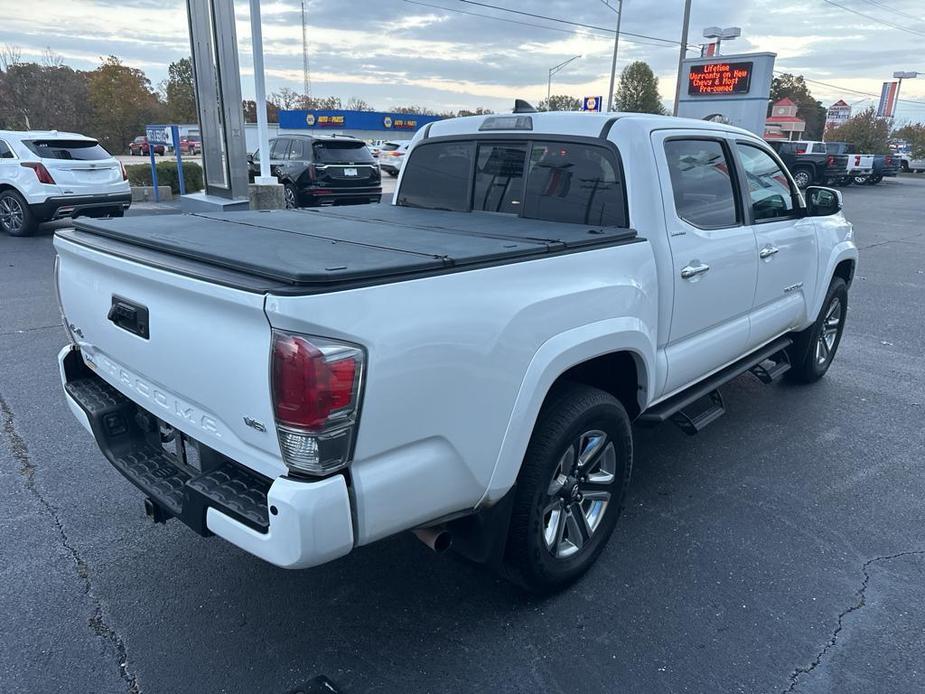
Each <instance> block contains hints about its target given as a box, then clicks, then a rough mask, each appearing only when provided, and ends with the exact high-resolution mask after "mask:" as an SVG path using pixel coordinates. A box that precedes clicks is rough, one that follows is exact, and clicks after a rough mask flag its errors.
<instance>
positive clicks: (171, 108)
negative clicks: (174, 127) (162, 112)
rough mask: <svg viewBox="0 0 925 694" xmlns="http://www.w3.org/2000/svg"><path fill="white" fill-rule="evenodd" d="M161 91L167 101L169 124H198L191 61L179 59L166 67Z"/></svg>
mask: <svg viewBox="0 0 925 694" xmlns="http://www.w3.org/2000/svg"><path fill="white" fill-rule="evenodd" d="M163 90H164V96H165V97H166V101H167V120H169V121H170V122H171V123H196V122H198V120H199V116H198V114H197V113H196V88H195V86H194V84H193V61H192V60H190V59H189V58H180V60H177V61H176V62H173V63H171V64H170V65H169V66H168V67H167V79H166V80H165V81H164V83H163Z"/></svg>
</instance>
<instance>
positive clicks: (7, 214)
mask: <svg viewBox="0 0 925 694" xmlns="http://www.w3.org/2000/svg"><path fill="white" fill-rule="evenodd" d="M37 227H38V220H37V219H36V217H35V214H33V212H32V210H31V209H30V208H29V205H27V204H26V201H25V200H24V199H23V197H22V196H21V195H20V194H19V193H17V192H16V191H15V190H5V191H3V192H2V193H0V228H2V229H3V230H4V231H5V232H6V233H7V234H9V235H10V236H29V235H30V234H32V232H34V231H35V230H36V228H37Z"/></svg>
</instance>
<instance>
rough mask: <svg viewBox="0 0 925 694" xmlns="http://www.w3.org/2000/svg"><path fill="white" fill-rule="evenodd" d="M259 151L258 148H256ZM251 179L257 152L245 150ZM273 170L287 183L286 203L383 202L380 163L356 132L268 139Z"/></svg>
mask: <svg viewBox="0 0 925 694" xmlns="http://www.w3.org/2000/svg"><path fill="white" fill-rule="evenodd" d="M258 151H259V150H258ZM247 169H248V175H249V177H250V179H251V181H253V180H254V178H255V177H257V176H259V175H260V158H259V155H258V153H257V152H254V154H249V155H247ZM270 172H271V173H272V174H273V175H274V176H276V178H277V180H278V181H279V182H280V183H282V184H283V185H284V186H286V207H311V206H314V205H343V204H362V203H368V202H379V199H380V198H381V197H382V183H381V178H380V175H379V166H378V165H377V164H376V160H375V159H373V155H372V153H370V151H369V148H368V147H367V146H366V143H365V142H363V141H362V140H357V139H355V138H352V137H335V136H331V137H311V136H309V135H284V136H280V137H276V138H273V139H272V140H270Z"/></svg>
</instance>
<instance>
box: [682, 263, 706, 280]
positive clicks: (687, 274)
mask: <svg viewBox="0 0 925 694" xmlns="http://www.w3.org/2000/svg"><path fill="white" fill-rule="evenodd" d="M709 269H710V266H709V265H705V264H700V265H685V266H684V267H682V268H681V277H682V278H684V279H686V280H689V279H691V278H692V277H696V276H697V275H702V274H703V273H705V272H707V271H708V270H709Z"/></svg>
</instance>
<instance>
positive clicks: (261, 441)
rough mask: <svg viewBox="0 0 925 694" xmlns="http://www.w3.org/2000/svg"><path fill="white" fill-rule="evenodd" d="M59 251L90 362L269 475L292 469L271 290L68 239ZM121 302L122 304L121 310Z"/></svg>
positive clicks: (190, 431)
mask: <svg viewBox="0 0 925 694" xmlns="http://www.w3.org/2000/svg"><path fill="white" fill-rule="evenodd" d="M55 247H56V249H57V251H58V269H57V273H58V286H59V295H60V297H61V304H62V309H63V311H64V315H65V319H66V321H67V323H68V324H69V326H70V329H71V331H72V333H73V335H74V338H75V340H77V344H78V345H79V347H80V349H81V353H82V354H83V356H84V360H85V362H87V364H88V366H90V367H91V368H92V369H93V370H94V371H95V372H96V373H97V374H98V375H99V376H100V377H102V378H103V379H104V380H106V381H107V382H109V383H110V384H111V385H113V386H114V387H115V388H117V389H118V390H119V391H120V392H122V393H123V394H124V395H126V396H127V397H129V398H130V399H131V400H133V401H135V402H136V403H137V404H139V405H141V406H142V407H143V408H144V409H146V410H148V411H149V412H152V413H153V414H155V416H157V417H158V418H159V419H162V420H163V421H165V422H166V423H168V424H170V425H171V426H173V427H175V428H176V429H179V430H180V431H182V432H183V433H185V434H186V435H187V436H189V437H191V438H193V439H195V440H197V441H200V442H202V443H204V444H205V445H207V446H209V447H211V448H213V449H215V450H217V451H219V452H220V453H223V454H224V455H226V456H228V457H230V458H231V459H232V460H235V461H237V462H238V463H241V464H243V465H246V466H247V467H250V468H252V469H254V470H256V471H257V472H260V473H261V474H264V475H266V476H268V477H276V476H278V475H280V474H284V473H285V472H286V468H285V466H284V465H283V463H282V460H281V457H280V452H279V442H278V440H277V438H276V434H275V425H274V415H273V407H272V401H271V394H270V385H269V356H270V339H271V335H270V327H269V324H268V322H267V318H266V315H265V314H264V307H263V304H264V295H263V294H261V293H254V292H247V291H242V290H239V289H234V288H231V287H226V286H221V285H218V284H212V283H210V282H206V281H203V280H199V279H194V278H191V277H185V276H182V275H178V274H175V273H172V272H169V271H167V270H163V269H159V268H155V267H150V266H147V265H142V264H140V263H136V262H133V261H131V260H128V259H125V258H120V257H117V256H114V255H109V254H107V253H104V252H102V251H100V250H95V249H93V248H89V247H86V246H83V245H81V244H79V243H77V242H75V241H72V240H68V239H65V238H62V237H61V236H56V238H55ZM116 304H118V305H119V306H120V307H121V308H120V310H116V311H114V310H113V308H114V306H115V305H116ZM136 309H138V312H137V313H133V311H135V310H136ZM144 310H146V311H147V318H146V320H145V319H144V318H142V317H141V316H143V315H144V314H143V311H144ZM110 315H112V316H113V318H112V319H110ZM129 317H130V318H131V320H128V318H129ZM117 323H121V325H117ZM139 325H140V326H141V329H135V332H132V329H133V328H137V327H138V326H139ZM145 333H147V337H144V334H145ZM245 418H247V419H248V420H249V421H250V424H246V423H245ZM260 424H262V425H263V429H264V431H260V426H255V425H260Z"/></svg>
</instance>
